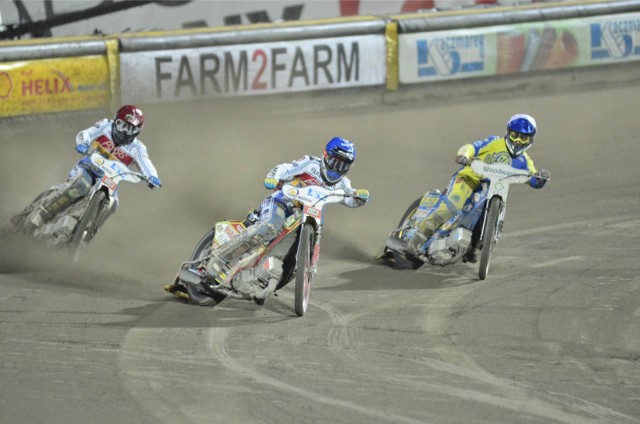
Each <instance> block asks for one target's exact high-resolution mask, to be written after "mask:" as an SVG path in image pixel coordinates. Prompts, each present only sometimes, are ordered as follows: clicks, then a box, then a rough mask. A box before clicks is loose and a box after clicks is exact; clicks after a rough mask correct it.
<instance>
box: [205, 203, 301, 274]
mask: <svg viewBox="0 0 640 424" xmlns="http://www.w3.org/2000/svg"><path fill="white" fill-rule="evenodd" d="M289 213H290V212H289V211H288V210H287V207H286V206H285V205H283V204H282V203H281V202H279V201H277V200H276V199H274V198H273V197H268V198H266V199H265V200H264V201H263V202H262V204H261V205H260V214H259V220H258V222H257V223H256V224H254V225H252V226H250V227H249V228H247V229H246V230H245V231H243V232H242V233H241V234H240V235H238V236H236V237H234V238H232V239H231V240H229V241H227V242H226V243H224V244H223V245H222V246H220V247H219V248H217V249H216V250H215V252H214V256H213V258H212V263H211V267H212V271H213V272H212V273H215V274H217V275H218V276H219V277H221V278H222V279H223V280H227V279H228V278H229V277H231V276H233V273H234V270H233V269H234V265H236V262H237V261H238V260H239V259H244V258H246V257H247V256H248V255H252V254H253V253H255V252H257V250H256V248H258V247H260V246H265V245H267V244H268V243H269V242H271V241H272V240H273V239H274V238H276V236H277V235H278V234H279V233H280V230H281V229H282V225H283V223H284V219H285V218H286V217H287V216H288V214H289Z"/></svg>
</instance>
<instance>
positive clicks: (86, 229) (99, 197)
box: [69, 191, 107, 258]
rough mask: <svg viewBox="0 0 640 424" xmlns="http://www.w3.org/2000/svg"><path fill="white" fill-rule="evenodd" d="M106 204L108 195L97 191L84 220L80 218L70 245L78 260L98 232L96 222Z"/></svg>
mask: <svg viewBox="0 0 640 424" xmlns="http://www.w3.org/2000/svg"><path fill="white" fill-rule="evenodd" d="M106 204H107V195H106V194H105V193H104V192H103V191H97V192H96V193H95V194H94V195H93V197H92V198H91V200H90V201H89V205H88V206H87V209H86V210H85V212H84V214H83V215H82V218H80V222H79V223H78V226H77V227H76V231H75V233H74V234H73V238H72V239H71V243H70V244H69V246H70V247H71V248H72V249H73V250H74V251H75V256H76V258H77V256H78V253H79V252H80V250H82V248H83V247H84V246H86V245H87V243H89V241H91V239H92V238H93V236H94V235H95V234H96V232H97V231H98V227H97V226H96V221H97V219H98V216H99V215H100V212H101V211H102V208H104V207H105V205H106Z"/></svg>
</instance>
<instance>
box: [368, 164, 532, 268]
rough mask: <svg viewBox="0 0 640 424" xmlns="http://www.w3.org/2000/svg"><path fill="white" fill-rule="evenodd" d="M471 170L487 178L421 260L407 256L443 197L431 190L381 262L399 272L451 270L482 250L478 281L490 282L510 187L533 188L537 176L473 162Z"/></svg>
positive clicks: (398, 231)
mask: <svg viewBox="0 0 640 424" xmlns="http://www.w3.org/2000/svg"><path fill="white" fill-rule="evenodd" d="M470 166H471V169H472V170H473V171H474V172H475V173H476V174H477V175H479V176H480V177H481V183H480V184H479V185H478V188H477V189H476V190H475V191H474V193H473V194H472V195H471V196H470V197H469V199H468V200H467V202H466V203H465V205H464V207H463V208H462V210H461V211H459V212H458V213H457V214H456V215H454V216H453V217H452V218H451V219H449V220H448V221H447V222H445V223H444V224H443V225H442V226H440V228H438V230H436V232H435V233H434V234H433V235H432V236H431V237H430V238H429V239H428V240H427V241H426V242H425V243H424V244H423V245H422V247H421V248H420V249H419V252H418V255H417V256H416V257H410V256H407V255H406V253H405V250H406V246H407V242H408V241H409V240H410V239H411V237H413V235H414V234H415V233H416V231H417V229H418V226H419V225H420V223H421V222H422V221H423V220H424V219H425V218H426V217H427V216H428V215H429V214H430V213H431V212H433V211H434V210H435V209H436V208H437V203H438V200H439V199H440V197H441V193H440V191H438V190H430V191H428V192H427V193H426V194H424V195H423V196H422V197H420V198H418V199H416V200H415V201H413V203H411V205H410V206H409V208H408V209H407V210H406V211H405V213H404V215H403V216H402V218H401V219H400V222H399V224H398V227H397V228H396V229H395V230H393V231H391V233H390V234H389V237H388V238H387V240H386V243H385V247H384V249H383V253H382V255H381V257H380V258H381V259H382V261H383V262H384V263H385V264H386V265H389V266H391V267H393V268H397V269H410V268H411V269H418V268H419V267H421V266H422V265H424V264H425V263H429V264H430V265H440V266H446V265H451V264H455V263H456V262H458V261H460V260H461V259H462V260H463V261H465V262H466V258H465V254H466V253H467V252H469V251H471V250H472V249H478V250H479V251H480V266H479V271H478V276H479V277H480V279H481V280H484V279H485V278H486V277H487V275H488V272H489V263H490V260H491V253H492V251H493V248H494V247H495V245H496V243H497V242H498V240H499V239H500V236H501V235H502V229H503V226H504V219H505V214H506V211H507V209H506V208H507V195H508V194H509V186H510V185H511V184H524V183H527V182H528V181H529V179H530V178H531V177H533V176H534V174H532V173H530V172H528V171H525V170H522V169H517V168H513V167H512V166H510V165H507V164H503V163H487V162H483V161H482V160H479V159H475V160H473V161H472V162H471V164H470Z"/></svg>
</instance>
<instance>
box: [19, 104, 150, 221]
mask: <svg viewBox="0 0 640 424" xmlns="http://www.w3.org/2000/svg"><path fill="white" fill-rule="evenodd" d="M143 126H144V115H143V113H142V111H141V110H140V109H139V108H137V107H136V106H133V105H125V106H122V107H121V108H120V109H118V112H116V115H115V117H114V119H113V120H109V119H102V120H100V121H98V122H96V123H95V125H93V126H92V127H89V128H87V129H85V130H83V131H80V132H79V133H78V135H77V136H76V151H77V152H78V153H80V154H83V155H84V154H86V153H87V152H88V151H89V149H90V147H91V144H92V143H93V142H94V141H96V142H97V144H98V150H99V152H100V153H101V154H103V155H105V157H108V158H109V159H111V160H119V161H120V162H122V163H124V164H125V165H127V166H129V165H131V164H132V163H133V164H135V165H137V167H138V168H139V169H140V172H141V173H142V174H143V175H144V176H145V177H147V178H149V181H150V183H149V188H156V187H160V186H161V184H160V178H158V172H157V171H156V168H155V167H154V166H153V163H152V162H151V159H149V155H148V154H147V148H146V146H145V145H144V144H143V143H142V142H141V141H140V140H138V139H137V136H138V135H139V134H140V132H141V131H142V127H143ZM89 165H91V160H90V158H89V157H87V156H85V157H83V158H82V159H81V160H80V161H79V162H78V163H77V164H76V165H75V166H74V167H73V168H72V169H71V171H70V172H69V177H68V179H67V181H66V182H65V183H64V184H62V185H61V186H60V188H59V189H58V193H57V195H56V196H55V197H54V198H53V199H51V200H50V201H48V202H47V203H46V204H44V205H42V207H40V208H39V209H38V210H37V211H36V212H35V213H34V214H33V215H32V216H31V219H30V222H31V224H33V225H34V226H35V227H40V226H42V225H43V223H44V222H46V221H47V220H49V219H51V218H53V217H54V216H55V215H57V214H58V213H60V212H62V211H63V210H65V209H67V208H68V207H69V206H70V205H71V204H73V203H75V202H77V201H78V200H80V199H81V198H82V197H84V196H86V195H87V194H88V193H89V189H90V188H91V187H92V186H93V184H94V183H95V181H96V178H99V177H100V176H99V175H96V174H95V173H94V172H92V171H91V167H90V166H89ZM116 207H117V198H116V204H115V205H114V210H115V208H116Z"/></svg>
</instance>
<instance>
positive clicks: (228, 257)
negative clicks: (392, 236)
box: [213, 137, 369, 283]
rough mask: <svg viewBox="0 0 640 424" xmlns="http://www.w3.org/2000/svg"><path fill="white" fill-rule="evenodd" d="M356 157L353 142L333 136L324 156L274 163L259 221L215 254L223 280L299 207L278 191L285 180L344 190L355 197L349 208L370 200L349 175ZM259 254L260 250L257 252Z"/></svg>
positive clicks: (349, 199)
mask: <svg viewBox="0 0 640 424" xmlns="http://www.w3.org/2000/svg"><path fill="white" fill-rule="evenodd" d="M355 160H356V148H355V146H354V145H353V143H351V142H350V141H348V140H346V139H344V138H341V137H334V138H332V139H331V140H329V142H328V143H327V145H326V146H325V149H324V157H323V158H318V157H314V156H309V155H305V156H303V157H302V158H300V159H298V160H296V161H293V162H289V163H283V164H280V165H277V166H275V167H274V168H273V169H271V171H269V173H268V174H267V176H266V178H265V180H264V186H265V188H267V189H268V190H275V192H274V193H273V194H271V195H270V196H269V197H267V198H266V199H265V200H264V201H263V202H262V204H261V205H260V208H259V210H257V211H255V215H254V219H255V220H256V223H255V224H254V225H252V226H250V227H249V228H248V229H247V230H245V231H244V232H242V233H241V234H240V235H239V236H237V237H235V238H232V239H231V240H229V241H227V242H226V243H224V244H223V245H222V246H221V247H220V248H218V249H217V250H216V251H215V252H214V254H215V256H214V258H213V261H214V265H213V269H214V270H215V271H216V272H217V274H218V275H217V276H218V278H219V279H220V280H221V281H220V282H224V283H226V282H228V281H230V280H231V278H232V277H233V275H234V274H235V272H237V270H236V269H234V267H233V265H234V261H235V260H236V259H239V258H240V257H241V256H243V255H245V254H246V253H250V252H251V253H254V252H252V250H254V248H256V247H258V246H260V245H267V244H269V242H271V241H272V240H273V239H274V238H276V236H277V235H278V234H279V233H280V231H281V229H282V226H283V224H284V220H285V219H286V218H287V217H289V216H290V215H292V214H293V211H294V210H295V209H296V208H297V207H298V206H297V205H296V204H294V202H293V201H291V200H290V199H288V198H287V197H285V196H284V195H283V194H282V192H281V191H280V190H279V189H280V187H281V186H282V182H289V183H290V184H293V185H296V186H306V185H319V186H322V187H325V188H333V189H342V190H344V191H345V192H346V193H347V194H352V195H353V196H354V197H345V198H344V200H343V201H342V204H344V205H345V206H347V207H350V208H357V207H360V206H363V205H364V204H365V203H367V202H368V201H369V191H368V190H364V189H358V190H355V189H353V188H352V187H351V182H350V181H349V179H348V178H347V177H346V174H347V172H348V171H349V168H350V167H351V165H352V164H353V163H354V162H355ZM255 253H257V252H255Z"/></svg>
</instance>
